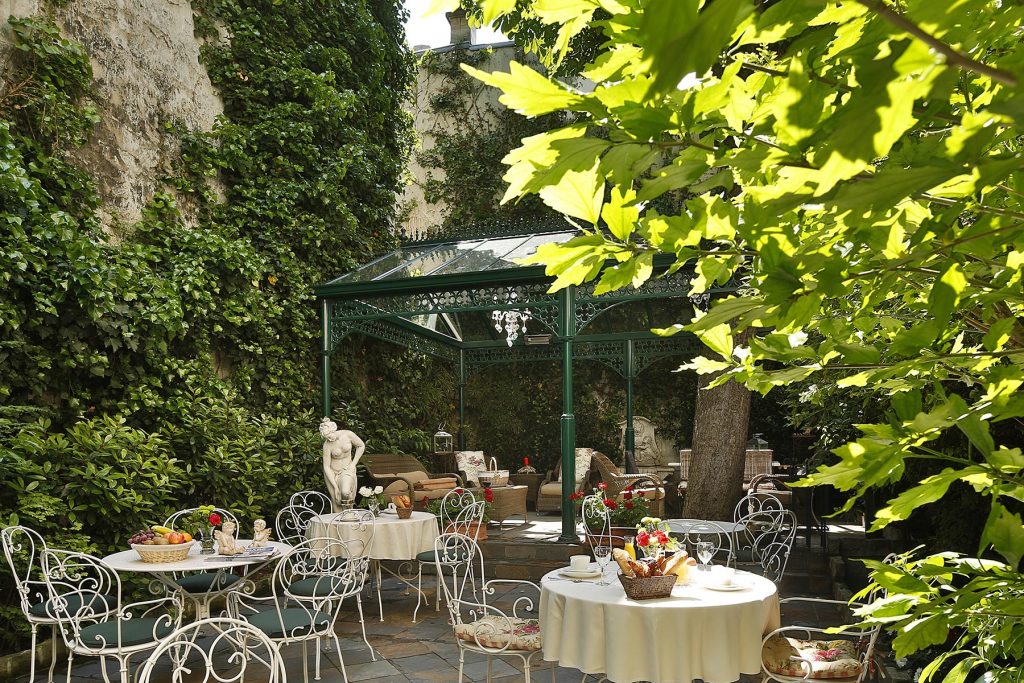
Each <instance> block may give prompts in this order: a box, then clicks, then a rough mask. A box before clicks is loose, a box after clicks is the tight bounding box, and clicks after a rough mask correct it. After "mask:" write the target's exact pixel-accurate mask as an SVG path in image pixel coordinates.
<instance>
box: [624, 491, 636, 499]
mask: <svg viewBox="0 0 1024 683" xmlns="http://www.w3.org/2000/svg"><path fill="white" fill-rule="evenodd" d="M622 500H633V492H632V491H623V492H622Z"/></svg>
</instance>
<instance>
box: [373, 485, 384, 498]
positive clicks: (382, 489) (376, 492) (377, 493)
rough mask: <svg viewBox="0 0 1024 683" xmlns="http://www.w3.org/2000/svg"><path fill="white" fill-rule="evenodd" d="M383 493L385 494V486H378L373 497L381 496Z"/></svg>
mask: <svg viewBox="0 0 1024 683" xmlns="http://www.w3.org/2000/svg"><path fill="white" fill-rule="evenodd" d="M382 493H384V487H383V486H377V487H375V488H374V489H373V495H375V496H379V495H380V494H382Z"/></svg>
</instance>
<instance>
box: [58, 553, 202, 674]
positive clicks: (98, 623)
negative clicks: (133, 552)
mask: <svg viewBox="0 0 1024 683" xmlns="http://www.w3.org/2000/svg"><path fill="white" fill-rule="evenodd" d="M42 564H43V572H44V576H45V578H46V586H47V589H48V592H49V595H50V600H49V602H48V603H47V606H48V610H47V611H48V613H49V616H51V617H52V618H54V619H55V620H56V621H57V622H58V624H59V627H60V631H61V634H62V635H63V637H64V642H65V644H66V645H67V646H68V648H69V649H70V650H71V651H72V652H75V653H81V654H93V655H100V656H103V655H117V656H123V655H124V654H125V653H126V652H129V651H134V650H138V649H139V644H140V643H145V642H148V643H154V642H160V641H161V640H163V638H164V637H166V636H167V634H168V633H169V632H170V631H172V630H174V628H176V627H177V626H178V625H179V624H180V621H181V612H182V603H181V598H180V596H178V595H177V594H176V593H175V594H171V595H165V596H163V597H160V598H154V599H151V600H144V601H137V602H132V603H127V604H126V603H125V602H124V601H123V598H122V596H123V592H122V587H121V579H120V577H119V576H118V574H117V572H116V571H114V570H113V569H112V568H111V567H110V566H109V565H107V564H106V563H104V562H103V560H101V559H99V558H98V557H94V556H92V555H88V554H86V553H78V552H71V551H63V550H56V551H55V550H50V549H47V550H45V551H44V552H43V554H42ZM105 596H110V598H111V599H112V600H113V602H114V603H115V604H113V605H110V604H109V602H110V600H108V599H107V598H106V597H105ZM127 630H131V631H132V633H131V634H130V635H129V634H128V633H126V631H127Z"/></svg>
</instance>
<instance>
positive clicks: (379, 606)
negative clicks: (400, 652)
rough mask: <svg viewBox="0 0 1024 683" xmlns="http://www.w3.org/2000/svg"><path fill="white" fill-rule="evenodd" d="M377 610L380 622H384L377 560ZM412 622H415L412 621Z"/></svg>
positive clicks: (378, 561) (378, 562)
mask: <svg viewBox="0 0 1024 683" xmlns="http://www.w3.org/2000/svg"><path fill="white" fill-rule="evenodd" d="M376 584H377V610H378V611H379V612H380V620H381V621H384V601H383V599H381V597H380V560H377V581H376ZM413 621H416V620H415V619H413Z"/></svg>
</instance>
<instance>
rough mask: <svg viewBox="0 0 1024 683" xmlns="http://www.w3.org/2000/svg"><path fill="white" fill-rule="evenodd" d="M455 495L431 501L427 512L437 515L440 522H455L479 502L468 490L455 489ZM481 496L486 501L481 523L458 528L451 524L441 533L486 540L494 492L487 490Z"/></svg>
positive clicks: (461, 525)
mask: <svg viewBox="0 0 1024 683" xmlns="http://www.w3.org/2000/svg"><path fill="white" fill-rule="evenodd" d="M453 493H455V495H454V496H444V497H443V498H435V499H434V500H432V501H430V503H429V504H428V505H427V511H428V512H432V513H433V514H435V515H436V516H437V518H438V520H441V519H445V520H454V519H456V518H458V516H459V514H460V513H461V512H462V511H463V510H465V509H466V508H467V507H469V506H470V505H473V504H474V503H476V502H478V501H479V499H478V498H477V494H475V493H474V492H472V491H470V490H468V489H462V488H458V489H453ZM480 495H481V496H482V497H483V499H484V516H483V519H482V520H481V521H480V522H477V521H475V520H474V521H472V522H470V523H469V524H460V525H459V526H458V527H456V525H455V524H453V523H450V522H449V524H448V525H447V526H446V527H445V528H444V529H441V533H452V532H457V533H460V534H464V535H466V536H469V537H470V538H472V539H474V540H477V541H483V540H486V539H487V522H489V521H490V519H491V518H490V512H491V509H492V508H491V501H492V500H494V492H493V491H491V490H490V489H489V488H487V489H484V490H483V491H482V492H481V493H480ZM442 506H444V510H443V512H444V514H442Z"/></svg>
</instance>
